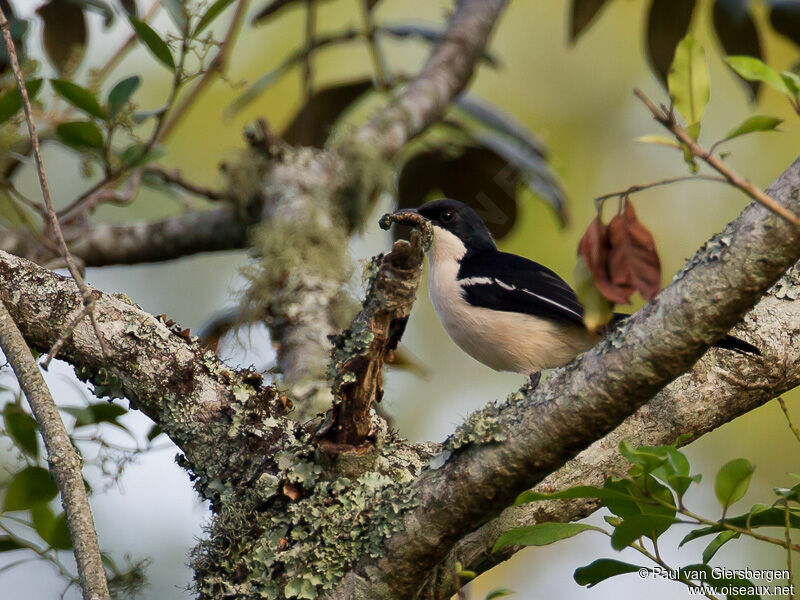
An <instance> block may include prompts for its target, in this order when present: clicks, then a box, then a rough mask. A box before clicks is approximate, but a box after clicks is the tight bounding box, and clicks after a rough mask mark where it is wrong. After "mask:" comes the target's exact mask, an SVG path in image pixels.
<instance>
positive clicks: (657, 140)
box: [634, 135, 681, 148]
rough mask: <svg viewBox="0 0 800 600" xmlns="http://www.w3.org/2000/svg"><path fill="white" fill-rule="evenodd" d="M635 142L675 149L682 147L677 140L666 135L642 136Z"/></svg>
mask: <svg viewBox="0 0 800 600" xmlns="http://www.w3.org/2000/svg"><path fill="white" fill-rule="evenodd" d="M634 141H636V142H639V143H640V144H657V145H659V146H672V147H673V148H680V147H681V145H680V144H679V143H678V142H677V141H676V140H674V139H673V138H671V137H667V136H665V135H640V136H639V137H637V138H636V139H635V140H634Z"/></svg>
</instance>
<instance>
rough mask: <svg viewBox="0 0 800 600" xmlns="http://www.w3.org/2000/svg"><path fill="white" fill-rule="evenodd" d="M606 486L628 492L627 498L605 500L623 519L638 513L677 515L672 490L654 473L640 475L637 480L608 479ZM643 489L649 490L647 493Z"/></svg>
mask: <svg viewBox="0 0 800 600" xmlns="http://www.w3.org/2000/svg"><path fill="white" fill-rule="evenodd" d="M604 487H605V488H606V489H609V490H614V491H616V492H618V493H621V494H627V497H625V498H622V499H608V500H605V501H604V502H603V505H604V506H606V507H607V508H608V509H609V510H610V511H611V512H612V513H614V514H615V515H617V516H619V517H622V518H623V519H628V518H630V517H634V516H637V515H658V516H663V517H669V518H673V517H674V516H675V508H674V507H675V498H674V497H673V495H672V492H671V491H670V490H669V488H668V487H666V486H665V485H662V484H661V483H659V482H658V481H657V480H656V479H655V478H654V477H653V476H652V475H649V474H647V475H642V476H639V477H638V478H637V479H636V481H635V482H631V481H627V480H625V479H618V480H613V479H610V480H608V481H606V483H605V486H604ZM642 490H647V494H645V493H644V492H643V491H642ZM664 504H666V505H667V506H665V505H664Z"/></svg>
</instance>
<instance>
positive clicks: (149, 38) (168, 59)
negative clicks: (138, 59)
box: [130, 17, 175, 71]
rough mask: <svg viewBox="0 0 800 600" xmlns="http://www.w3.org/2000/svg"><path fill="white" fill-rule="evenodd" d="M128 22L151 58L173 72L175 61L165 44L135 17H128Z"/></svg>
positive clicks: (148, 26) (150, 28) (145, 24)
mask: <svg viewBox="0 0 800 600" xmlns="http://www.w3.org/2000/svg"><path fill="white" fill-rule="evenodd" d="M130 21H131V25H132V26H133V29H134V31H136V35H137V36H138V37H139V39H140V40H141V41H142V42H143V43H144V45H145V46H147V49H148V50H150V52H151V53H152V54H153V56H155V57H156V58H157V59H158V60H159V62H161V63H162V64H163V65H164V66H166V67H169V69H170V70H172V71H175V60H174V59H173V58H172V52H170V50H169V46H167V44H166V42H165V41H164V40H162V39H161V38H160V37H159V35H158V34H157V33H156V32H155V31H154V30H153V28H152V27H150V25H148V24H147V23H145V22H144V21H140V20H139V19H137V18H136V17H130Z"/></svg>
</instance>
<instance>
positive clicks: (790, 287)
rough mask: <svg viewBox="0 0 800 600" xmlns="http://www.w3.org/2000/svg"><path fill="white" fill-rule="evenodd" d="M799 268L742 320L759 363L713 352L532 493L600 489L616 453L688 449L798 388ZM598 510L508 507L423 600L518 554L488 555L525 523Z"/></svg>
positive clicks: (581, 503) (617, 463)
mask: <svg viewBox="0 0 800 600" xmlns="http://www.w3.org/2000/svg"><path fill="white" fill-rule="evenodd" d="M798 298H800V264H796V265H795V266H794V267H793V269H792V270H791V271H789V272H788V273H787V274H786V275H785V276H784V277H783V278H782V279H781V280H780V282H779V283H778V285H776V286H775V288H773V290H772V291H771V292H770V294H768V295H767V296H765V297H764V298H762V300H761V301H760V302H759V303H758V304H757V305H756V307H755V308H754V309H753V310H752V311H751V312H750V313H748V315H747V316H746V317H745V320H744V323H743V325H742V328H738V329H737V335H741V333H742V332H744V333H745V334H746V335H745V337H747V339H748V340H750V341H751V342H752V343H754V344H755V345H756V346H757V347H759V348H760V349H761V351H762V357H761V358H760V359H758V360H752V359H745V358H743V357H742V356H740V355H736V354H732V353H730V352H726V351H724V350H711V351H709V353H708V354H706V355H705V356H704V357H703V359H702V360H700V361H699V362H698V363H697V364H696V365H695V366H694V368H693V369H692V370H691V371H690V372H688V373H686V374H685V375H683V376H681V377H679V378H678V379H676V380H675V381H673V382H672V383H671V384H670V385H668V386H667V387H666V388H664V389H663V390H661V392H659V393H658V394H657V395H656V397H655V398H653V399H652V400H651V401H650V402H648V403H647V404H645V405H644V406H643V407H641V408H640V409H639V410H638V411H636V413H635V414H633V415H632V416H630V417H629V418H628V419H626V420H625V421H624V422H623V423H622V424H621V425H620V426H619V427H617V428H616V429H615V430H614V431H613V432H611V433H610V434H608V435H607V436H605V437H604V438H603V439H601V440H598V441H596V442H594V443H593V444H592V445H591V446H589V447H588V448H587V449H586V450H584V451H583V452H581V453H580V454H579V455H578V456H576V457H575V458H574V459H572V460H571V461H569V462H568V463H567V464H565V465H564V466H563V467H561V468H560V469H559V470H557V471H555V472H554V473H552V474H551V475H548V476H547V477H546V478H545V479H544V480H542V481H541V483H539V484H538V485H537V486H536V487H535V488H534V489H536V490H537V491H541V492H553V491H556V490H560V489H564V488H567V487H571V486H575V485H598V486H601V485H602V484H603V481H604V480H605V478H606V477H608V476H610V475H612V474H614V473H617V474H618V473H621V472H624V470H625V468H626V467H625V465H626V461H625V460H624V459H623V458H622V456H621V455H620V454H619V452H618V451H617V448H618V446H619V443H620V442H621V441H622V440H626V441H628V442H629V443H630V444H631V445H633V446H637V445H664V444H672V443H673V442H674V441H675V440H676V439H677V438H678V436H682V435H688V436H691V437H690V438H689V439H687V441H686V442H685V443H689V442H690V441H691V440H694V439H696V438H698V437H700V436H702V435H703V434H705V433H707V432H709V431H711V430H712V429H715V428H717V427H719V426H720V425H722V424H724V423H727V422H729V421H731V420H733V419H735V418H736V417H738V416H739V415H742V414H744V413H746V412H748V411H750V410H753V409H754V408H757V407H758V406H761V405H762V404H764V403H766V402H769V401H770V400H771V399H773V398H775V396H777V395H779V394H782V393H784V392H786V391H788V390H790V389H792V388H794V387H796V386H798V385H800V299H798ZM597 508H598V504H597V503H596V502H593V501H591V500H572V501H568V502H565V501H547V502H536V503H532V504H527V505H524V506H519V507H512V508H509V509H506V510H505V511H504V512H503V513H502V514H501V515H500V516H499V517H497V518H495V519H493V520H491V521H490V522H488V523H486V524H485V525H483V526H481V527H479V528H478V529H477V530H475V531H473V532H472V533H469V534H468V535H466V536H465V537H463V538H462V539H461V540H459V542H458V544H456V545H455V546H454V547H453V549H452V550H451V551H450V552H449V553H448V555H447V558H446V559H445V561H444V562H443V563H442V564H441V565H440V566H439V568H437V569H436V575H437V576H436V577H432V578H431V579H430V581H429V582H428V584H427V592H426V593H424V594H422V597H425V598H434V599H438V600H446V599H447V598H450V597H451V596H452V595H453V594H454V593H455V592H456V591H457V587H458V582H457V581H456V578H455V577H454V576H453V574H454V573H455V564H456V563H457V562H458V563H460V564H461V565H462V568H464V569H469V570H471V571H475V572H478V573H481V572H483V571H486V570H488V569H490V568H491V567H493V566H495V565H496V564H498V563H500V562H502V561H504V560H507V559H508V558H510V556H511V555H512V554H513V553H514V552H515V551H516V550H517V549H516V548H514V549H512V548H509V549H507V550H506V551H503V552H499V553H497V554H492V547H493V546H494V543H495V541H496V540H497V538H498V536H499V535H500V534H501V533H503V532H505V531H508V530H509V529H512V528H514V527H520V526H524V525H533V524H534V523H540V522H545V521H561V522H566V521H572V520H575V519H580V518H583V517H585V516H587V515H588V514H590V513H591V512H593V511H594V510H596V509H597Z"/></svg>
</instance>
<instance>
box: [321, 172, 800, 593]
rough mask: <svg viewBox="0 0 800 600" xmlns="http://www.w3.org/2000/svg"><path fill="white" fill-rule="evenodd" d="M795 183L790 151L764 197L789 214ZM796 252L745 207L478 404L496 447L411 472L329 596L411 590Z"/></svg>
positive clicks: (778, 227) (781, 233)
mask: <svg viewBox="0 0 800 600" xmlns="http://www.w3.org/2000/svg"><path fill="white" fill-rule="evenodd" d="M798 188H800V159H798V160H796V161H795V163H794V164H793V165H792V166H791V167H790V168H789V169H788V170H787V171H785V172H784V173H783V175H781V177H780V178H779V179H778V180H777V181H776V182H775V183H774V184H773V185H772V186H771V187H770V189H769V190H768V193H769V195H770V196H771V197H772V198H774V199H775V200H777V201H778V202H780V203H781V204H783V205H784V207H785V208H786V209H789V210H792V211H796V210H800V194H798V193H797V190H798ZM720 255H722V259H721V258H720ZM798 258H800V229H798V228H797V227H794V226H793V225H791V224H790V223H788V222H787V221H786V220H784V219H783V218H782V217H779V216H777V215H775V214H773V213H771V212H769V211H768V210H767V209H765V208H763V207H762V206H760V205H750V206H748V207H747V208H746V209H745V210H744V211H743V213H742V214H741V215H740V217H739V218H738V219H737V220H736V221H734V222H732V223H731V224H729V225H728V226H727V227H726V229H725V230H724V231H723V233H722V234H720V235H719V236H717V237H715V238H713V239H712V240H711V241H710V242H709V243H708V244H707V245H706V246H705V247H704V248H702V249H701V250H700V251H699V252H698V253H697V254H696V255H695V256H694V258H692V259H691V261H690V263H689V265H688V267H687V268H686V269H685V270H684V271H683V272H682V273H681V274H680V275H679V277H678V279H677V280H676V281H674V282H673V283H672V284H671V285H670V286H669V287H667V288H665V289H664V290H663V291H662V292H661V293H660V294H659V295H658V296H657V297H656V298H655V299H654V300H653V301H652V302H650V303H649V304H648V305H646V306H645V307H644V308H642V310H640V311H639V312H637V313H636V314H635V315H633V316H632V317H631V318H630V319H628V320H627V321H626V322H625V323H624V324H623V325H622V326H621V327H619V328H618V329H616V330H615V331H613V332H612V333H610V334H609V336H608V337H607V338H606V339H605V340H604V341H603V342H601V343H600V344H598V345H597V346H596V347H595V348H594V349H592V350H590V351H589V352H587V353H586V354H584V355H583V356H581V357H580V358H578V359H577V360H575V361H573V362H572V363H570V364H569V365H567V366H565V367H562V368H561V369H558V370H556V371H555V373H554V374H553V376H552V377H551V378H550V379H548V380H547V382H546V383H544V384H543V385H541V386H539V387H538V388H537V389H536V390H535V391H534V392H532V393H531V392H530V391H525V388H523V390H522V391H520V392H518V393H517V394H515V395H514V396H512V397H511V399H510V400H509V402H507V403H506V404H505V405H503V406H501V407H499V408H494V409H493V408H491V407H490V408H487V409H485V410H484V411H482V413H480V414H479V416H478V417H477V418H478V419H481V420H483V421H486V420H487V419H489V422H490V423H492V425H494V427H495V429H494V431H495V432H496V435H495V436H492V435H490V436H488V439H486V440H485V441H486V442H495V441H497V442H500V443H487V444H486V445H477V446H476V445H470V446H468V447H467V448H466V449H462V450H461V451H459V452H455V453H454V454H453V456H452V457H451V458H450V459H449V460H448V461H447V462H446V463H445V465H444V466H442V467H441V468H439V469H435V470H430V471H427V472H425V473H424V474H423V475H421V476H420V477H419V478H418V479H417V481H416V483H415V487H416V489H417V496H416V498H417V500H418V502H419V505H418V507H417V508H415V509H413V510H411V511H409V512H408V513H405V514H404V515H403V518H402V526H401V527H400V529H399V531H400V533H397V534H395V535H394V536H392V537H391V538H390V539H389V540H388V541H387V542H386V546H385V548H386V553H385V555H384V557H383V558H381V559H380V560H378V562H377V566H378V569H375V568H374V566H375V565H374V564H371V563H369V561H365V562H364V563H363V564H362V565H361V568H360V569H356V570H355V571H353V572H352V573H350V574H349V575H348V576H347V577H346V578H345V580H344V581H343V582H342V583H341V584H340V586H339V588H337V589H338V591H339V592H340V593H339V595H338V596H336V597H338V598H345V597H349V595H350V594H351V593H352V591H353V590H358V591H359V594H360V595H361V596H363V597H378V596H379V595H380V594H381V593H385V591H386V590H387V589H389V590H391V592H392V594H393V595H394V596H396V597H408V596H410V595H413V594H414V593H415V592H416V591H417V587H418V585H419V577H418V570H419V565H420V564H436V563H438V562H440V561H441V560H442V559H443V558H444V556H445V554H446V552H447V549H448V548H449V547H451V546H452V545H454V544H455V543H456V542H457V540H458V539H459V538H461V537H463V536H464V535H467V534H468V533H469V532H470V531H471V529H472V528H473V527H474V524H475V523H479V522H481V521H484V520H486V519H487V517H490V516H492V515H493V514H495V513H496V511H497V507H498V506H505V505H508V504H510V503H511V502H512V501H513V499H514V498H515V497H516V495H518V494H519V493H520V492H522V491H524V490H525V489H528V488H530V487H532V486H534V485H536V484H538V483H539V482H540V481H542V480H543V479H544V478H545V477H547V476H548V475H549V474H551V473H553V472H554V471H556V470H558V469H560V468H561V467H562V466H563V465H564V464H565V463H566V462H567V461H568V460H570V459H572V458H574V457H575V456H576V455H577V454H578V453H579V452H580V451H581V450H583V449H584V448H586V447H588V446H589V445H590V444H591V443H593V442H595V441H596V440H598V439H601V438H603V437H604V436H605V435H607V434H608V433H609V432H611V431H612V430H613V429H614V428H616V427H617V426H618V425H619V424H620V423H622V421H624V420H625V419H626V418H627V417H629V416H630V415H631V414H633V413H634V412H635V411H636V410H637V409H638V408H639V407H640V406H642V405H643V404H644V403H645V402H647V401H648V400H649V399H651V398H652V397H653V396H655V395H656V394H657V393H658V391H659V390H660V389H661V388H663V387H664V386H665V385H667V384H668V383H669V382H671V381H672V380H673V379H675V378H676V377H678V376H679V375H681V374H682V373H684V372H685V371H687V370H688V369H689V368H690V367H691V366H692V365H693V364H694V363H695V362H696V361H697V360H698V359H699V358H700V357H701V356H702V355H703V353H704V352H705V351H706V349H707V348H708V346H709V345H710V344H711V343H713V342H714V341H715V340H717V339H719V338H720V337H721V336H722V335H724V334H725V333H727V331H728V330H729V329H730V328H731V327H733V326H734V325H735V324H736V323H737V322H739V321H740V320H741V319H742V317H743V316H744V315H745V313H746V312H747V311H748V310H749V309H750V308H751V307H752V306H754V305H755V304H756V303H757V302H758V300H759V298H760V297H761V296H762V295H764V293H766V291H767V290H768V289H769V288H770V287H771V286H772V285H773V284H774V283H775V282H776V281H777V280H778V278H779V277H780V276H781V274H782V273H783V272H784V271H785V270H786V269H787V268H789V267H790V266H791V265H793V264H794V263H795V262H797V260H798ZM693 298H697V299H698V301H697V302H692V301H691V299H693ZM700 299H702V300H700ZM653 332H658V335H653ZM470 421H471V420H468V421H467V423H466V425H465V427H462V428H461V429H460V430H458V431H456V433H455V434H454V436H453V438H451V442H450V447H451V448H453V449H456V450H457V449H458V446H459V445H458V440H459V439H460V437H459V436H460V434H461V433H462V432H463V434H464V435H469V432H470V431H471V430H470V429H469V425H470ZM505 437H507V439H504V438H505ZM454 441H455V443H456V445H455V446H453V443H454Z"/></svg>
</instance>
